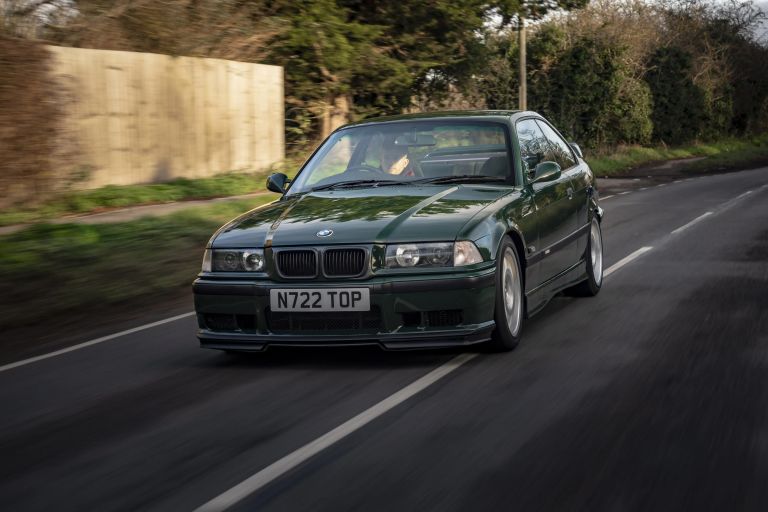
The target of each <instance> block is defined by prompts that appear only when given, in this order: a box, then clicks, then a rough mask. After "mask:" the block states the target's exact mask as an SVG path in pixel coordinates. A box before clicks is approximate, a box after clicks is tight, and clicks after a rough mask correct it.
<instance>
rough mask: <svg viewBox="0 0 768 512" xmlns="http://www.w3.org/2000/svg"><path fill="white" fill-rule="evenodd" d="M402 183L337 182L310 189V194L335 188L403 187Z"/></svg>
mask: <svg viewBox="0 0 768 512" xmlns="http://www.w3.org/2000/svg"><path fill="white" fill-rule="evenodd" d="M402 184H403V182H402V181H397V180H351V181H337V182H336V183H328V184H327V185H320V186H319V187H314V188H312V189H310V190H309V191H310V192H317V191H318V190H331V189H334V188H355V187H368V186H371V187H379V186H382V185H402Z"/></svg>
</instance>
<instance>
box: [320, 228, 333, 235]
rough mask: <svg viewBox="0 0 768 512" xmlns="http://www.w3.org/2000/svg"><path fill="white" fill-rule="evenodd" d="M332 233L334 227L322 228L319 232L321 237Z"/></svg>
mask: <svg viewBox="0 0 768 512" xmlns="http://www.w3.org/2000/svg"><path fill="white" fill-rule="evenodd" d="M332 234H333V230H332V229H321V230H320V231H318V232H317V236H319V237H326V236H331V235H332Z"/></svg>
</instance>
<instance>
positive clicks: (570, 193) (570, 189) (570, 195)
mask: <svg viewBox="0 0 768 512" xmlns="http://www.w3.org/2000/svg"><path fill="white" fill-rule="evenodd" d="M565 192H566V193H567V194H568V199H573V188H572V187H568V188H567V189H566V191H565Z"/></svg>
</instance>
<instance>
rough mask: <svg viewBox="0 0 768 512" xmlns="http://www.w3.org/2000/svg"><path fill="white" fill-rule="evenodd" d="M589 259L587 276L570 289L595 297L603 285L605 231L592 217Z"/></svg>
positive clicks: (588, 243)
mask: <svg viewBox="0 0 768 512" xmlns="http://www.w3.org/2000/svg"><path fill="white" fill-rule="evenodd" d="M585 259H586V261H587V278H586V279H585V280H584V281H582V282H580V283H579V284H577V285H576V286H574V287H573V288H571V289H570V292H571V293H572V294H573V295H576V296H579V297H594V296H595V295H597V294H598V293H599V292H600V287H601V286H602V285H603V233H602V231H601V229H600V223H599V222H598V221H597V219H596V218H593V219H592V224H591V225H590V227H589V241H588V242H587V251H586V254H585Z"/></svg>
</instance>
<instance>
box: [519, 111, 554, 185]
mask: <svg viewBox="0 0 768 512" xmlns="http://www.w3.org/2000/svg"><path fill="white" fill-rule="evenodd" d="M515 129H516V130H517V140H518V142H519V143H520V158H521V159H522V161H523V171H524V172H525V173H526V174H528V175H529V176H532V175H533V171H534V170H535V169H536V166H537V165H538V164H539V163H541V162H548V161H552V162H556V161H557V160H555V154H554V152H553V151H552V147H551V146H550V144H549V143H548V142H547V138H546V137H545V136H544V132H543V131H542V130H541V128H540V127H539V125H538V124H537V123H536V121H535V120H534V119H523V120H522V121H518V123H517V125H515Z"/></svg>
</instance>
